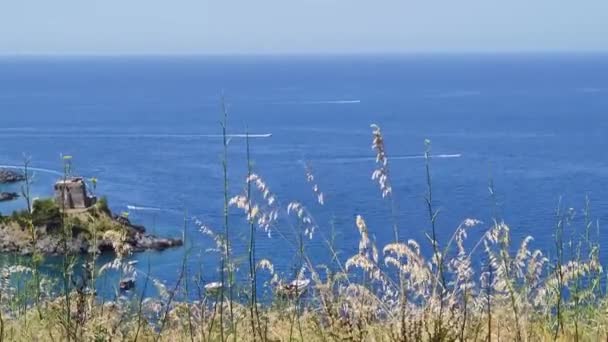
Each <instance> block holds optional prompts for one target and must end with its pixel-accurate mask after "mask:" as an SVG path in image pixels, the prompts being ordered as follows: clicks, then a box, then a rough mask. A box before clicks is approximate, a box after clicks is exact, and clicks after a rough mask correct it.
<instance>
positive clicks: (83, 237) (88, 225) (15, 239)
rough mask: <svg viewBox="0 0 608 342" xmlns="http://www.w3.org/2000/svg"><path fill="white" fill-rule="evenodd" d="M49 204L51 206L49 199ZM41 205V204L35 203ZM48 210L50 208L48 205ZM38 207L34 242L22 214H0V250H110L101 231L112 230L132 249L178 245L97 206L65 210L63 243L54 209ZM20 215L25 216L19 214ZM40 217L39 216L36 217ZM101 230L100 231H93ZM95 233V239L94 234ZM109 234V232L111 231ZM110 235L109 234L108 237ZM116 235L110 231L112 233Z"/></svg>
mask: <svg viewBox="0 0 608 342" xmlns="http://www.w3.org/2000/svg"><path fill="white" fill-rule="evenodd" d="M48 203H49V204H52V205H54V204H53V203H54V202H53V201H52V200H50V201H49V202H48ZM38 207H41V206H38ZM51 209H52V208H51ZM41 210H42V209H38V211H37V210H36V209H35V210H34V212H33V214H32V215H33V216H34V220H33V221H32V222H44V223H42V224H39V223H35V228H34V229H36V237H37V238H36V242H35V244H34V243H33V241H32V234H31V233H30V231H29V228H27V224H25V223H24V222H26V221H27V220H25V217H21V218H19V217H17V218H12V217H5V218H1V217H0V253H17V254H21V255H31V254H32V253H33V251H34V250H36V251H37V252H40V253H42V254H49V255H53V254H63V253H65V249H66V245H67V249H68V251H69V252H70V253H72V254H87V253H93V252H95V251H97V252H100V253H104V252H113V251H114V243H115V242H116V241H112V240H111V239H110V238H104V237H106V235H104V234H105V233H107V232H109V231H114V232H117V233H118V236H124V239H121V241H122V242H121V243H124V244H127V245H129V246H130V249H131V250H132V251H133V252H142V251H146V250H156V251H162V250H165V249H167V248H170V247H176V246H181V245H182V244H183V241H182V240H181V239H173V238H163V237H157V236H155V235H152V234H148V233H147V232H146V228H145V227H143V226H140V225H136V224H133V223H131V221H130V220H129V219H128V218H126V217H123V216H112V214H111V213H110V212H109V211H106V210H102V209H99V208H97V206H95V207H92V208H90V209H89V210H86V211H80V212H75V213H71V212H66V214H67V216H66V219H65V220H66V222H68V224H69V225H70V227H71V236H70V237H69V241H67V244H64V241H63V234H62V230H61V227H57V225H56V224H55V219H54V216H56V215H58V214H57V213H58V212H56V211H53V210H50V209H49V208H47V211H46V212H44V215H42V213H41V212H39V211H41ZM20 215H22V216H23V215H27V214H26V213H22V214H20ZM38 216H41V218H37V217H38ZM93 227H96V228H95V229H102V231H98V230H94V229H93ZM95 235H97V239H94V236H95ZM111 235H112V234H111ZM111 235H110V236H111ZM116 235H117V234H114V236H116Z"/></svg>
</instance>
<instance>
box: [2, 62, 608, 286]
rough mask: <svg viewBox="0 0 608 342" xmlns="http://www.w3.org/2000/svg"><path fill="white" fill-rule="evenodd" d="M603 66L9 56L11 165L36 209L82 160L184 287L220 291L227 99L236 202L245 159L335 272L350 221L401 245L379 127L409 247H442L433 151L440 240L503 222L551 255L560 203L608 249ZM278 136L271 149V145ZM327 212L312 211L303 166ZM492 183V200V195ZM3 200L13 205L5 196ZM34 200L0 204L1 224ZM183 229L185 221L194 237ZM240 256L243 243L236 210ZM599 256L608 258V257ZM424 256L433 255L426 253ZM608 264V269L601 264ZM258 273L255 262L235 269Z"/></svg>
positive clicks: (261, 235) (283, 239)
mask: <svg viewBox="0 0 608 342" xmlns="http://www.w3.org/2000/svg"><path fill="white" fill-rule="evenodd" d="M607 57H608V56H606V55H568V54H547V55H540V54H538V55H530V54H505V55H500V54H496V55H491V54H486V55H405V56H380V55H377V56H325V57H321V56H281V57H278V56H277V57H272V56H267V57H262V56H258V57H245V56H240V57H219V56H218V57H195V56H192V57H160V56H157V57H2V58H0V164H1V165H4V166H18V165H20V164H21V163H22V160H23V155H24V154H25V155H28V156H31V158H32V166H33V167H34V168H35V183H34V187H33V193H34V194H35V196H49V195H51V194H52V184H53V182H54V181H55V180H56V179H57V178H58V175H59V174H60V171H61V169H62V161H61V159H60V156H61V155H62V154H63V155H71V156H73V168H74V170H75V172H76V173H77V174H79V175H83V176H85V177H96V178H97V179H98V180H99V183H98V188H97V191H96V192H97V193H98V194H101V195H105V196H107V198H108V200H109V203H110V207H111V208H112V209H113V211H115V212H116V213H121V212H129V217H130V218H131V220H132V221H135V222H136V223H140V224H144V225H145V226H146V227H147V228H148V230H149V231H150V232H154V233H156V234H158V235H163V236H175V237H181V236H182V232H183V231H184V225H185V231H186V239H187V246H186V248H176V249H170V250H166V251H163V252H146V253H139V254H136V255H134V256H133V259H137V260H139V261H140V262H139V263H138V266H137V267H139V268H140V269H141V270H142V274H143V273H144V271H145V272H147V263H148V262H149V263H150V264H151V265H150V271H151V275H152V276H153V277H155V278H158V279H160V280H162V281H164V282H166V283H167V284H172V283H173V282H175V281H176V279H177V277H178V274H179V269H180V267H181V262H182V257H183V255H184V253H186V252H188V253H189V263H188V266H189V269H190V270H191V272H190V274H194V273H198V272H201V273H202V278H203V280H204V281H216V280H218V271H217V257H216V256H215V255H214V254H213V253H211V252H208V251H207V250H208V249H210V248H213V247H214V246H215V244H214V242H213V241H212V240H211V239H209V237H208V236H205V235H203V234H201V233H200V232H199V227H197V226H196V225H195V223H194V221H193V219H192V218H194V217H195V218H197V219H198V220H200V221H201V222H204V223H205V225H207V226H209V227H211V228H212V229H214V230H216V231H218V232H220V231H221V230H222V229H223V226H222V222H223V219H222V210H223V174H222V138H221V125H220V122H221V120H222V109H221V108H222V107H221V97H222V94H223V96H224V98H225V103H226V105H227V109H228V133H229V134H235V135H236V136H234V137H232V138H231V139H230V141H229V146H228V155H229V157H228V163H227V165H228V174H229V192H230V195H231V196H232V195H237V194H239V193H242V191H243V190H244V188H245V177H246V175H247V161H246V144H245V139H243V138H242V137H241V136H239V135H240V134H244V133H245V132H249V133H251V134H254V135H255V134H259V135H260V136H258V137H253V138H251V139H250V148H251V158H252V162H253V169H254V171H255V173H257V174H259V175H260V176H261V177H262V178H263V179H264V180H265V181H266V183H267V184H268V186H269V188H270V190H271V191H272V192H273V193H274V194H276V196H277V199H278V202H279V203H280V204H281V205H282V207H283V209H285V207H286V206H287V204H288V203H290V202H292V201H299V202H301V203H303V204H304V205H305V206H306V207H307V208H308V210H309V211H310V213H312V215H313V216H314V219H315V221H316V223H317V225H318V228H317V229H316V231H315V233H314V236H313V238H312V240H309V241H307V242H306V244H305V248H306V250H307V252H308V253H309V255H310V256H311V258H312V259H313V261H314V262H315V263H318V264H329V263H330V262H331V257H330V253H329V251H328V248H327V245H326V242H327V241H333V242H334V243H335V246H336V249H337V250H338V252H339V257H340V258H341V260H342V261H344V260H345V259H346V258H347V257H348V256H350V255H352V254H353V253H356V252H357V248H358V239H359V235H358V232H357V228H356V226H355V217H356V215H362V216H363V217H364V218H365V220H366V221H367V224H368V228H369V230H370V232H371V234H372V235H373V236H374V238H375V239H376V241H377V243H378V245H380V246H382V245H384V244H385V243H387V242H389V241H391V239H392V236H393V234H392V223H393V219H392V218H391V203H390V201H388V200H386V199H382V197H381V194H380V190H379V188H378V186H377V184H376V183H374V181H372V180H371V173H372V171H373V170H374V168H375V155H374V151H373V150H372V148H371V129H370V124H372V123H375V124H378V125H379V126H380V127H381V128H382V131H383V133H384V137H385V143H386V149H387V153H388V157H389V167H390V180H391V183H392V186H393V194H394V200H395V207H396V215H395V216H396V221H397V223H398V227H399V231H400V236H401V237H402V238H403V239H410V238H411V239H416V240H418V241H419V242H420V243H421V244H422V245H423V246H430V245H429V244H428V241H427V239H426V237H425V234H426V233H428V232H429V231H430V223H429V218H428V213H427V211H426V204H425V196H426V178H425V177H426V176H425V160H424V158H422V156H423V154H424V150H425V145H424V141H425V139H429V140H430V141H431V148H432V150H431V156H432V158H431V161H430V170H431V176H432V185H433V199H434V203H433V204H434V206H435V208H436V209H437V210H439V214H438V218H437V227H438V232H439V235H440V239H441V240H442V241H444V242H445V241H446V240H447V239H449V237H450V236H451V234H452V233H453V232H454V230H455V229H456V227H457V226H458V225H459V223H460V222H461V221H462V220H464V219H466V218H476V219H479V220H482V221H483V222H484V224H483V225H481V226H478V227H476V228H473V230H471V231H470V232H469V240H470V241H471V242H476V241H477V239H479V237H480V236H481V234H482V233H483V232H484V231H485V229H487V228H488V226H489V225H490V224H491V223H492V219H493V218H494V217H496V218H497V219H499V220H503V219H504V220H505V222H506V223H507V224H508V225H509V226H510V227H511V232H512V235H513V241H514V243H519V241H520V240H521V239H522V238H524V237H525V236H527V235H532V236H534V238H535V240H534V241H533V242H532V244H531V246H532V247H533V248H541V249H543V250H545V251H546V252H548V253H549V254H550V255H551V254H554V242H553V241H554V237H553V233H554V231H555V225H556V217H555V212H556V209H557V208H558V203H560V201H561V204H560V205H561V206H562V207H563V208H564V209H568V208H573V210H574V212H575V213H576V217H575V220H574V221H573V224H572V225H570V226H568V227H567V228H566V230H567V232H566V233H567V236H569V237H570V236H578V235H580V234H581V233H582V231H583V229H584V227H583V223H582V216H583V209H584V207H585V198H586V196H588V197H589V199H590V203H591V215H592V217H593V219H594V220H597V222H598V223H599V226H600V239H601V240H602V241H605V239H606V238H607V237H608V235H607V234H606V230H604V229H603V228H602V222H605V221H607V220H608V153H607V148H608V58H607ZM266 134H270V135H271V136H269V137H267V136H266ZM306 163H309V165H311V166H312V169H313V170H314V176H315V180H316V182H317V184H318V186H319V188H320V190H321V191H322V192H323V193H324V195H325V205H323V206H321V205H319V204H318V203H317V202H316V201H315V197H314V194H313V191H312V189H311V185H310V184H308V183H307V181H306V175H305V165H306ZM490 183H492V184H493V186H494V188H495V191H496V198H495V199H492V198H491V196H490V194H489V191H488V186H489V184H490ZM0 190H3V191H9V190H18V186H16V185H13V186H3V187H2V188H1V189H0ZM23 207H24V203H23V201H22V200H20V201H16V202H9V203H4V204H0V212H2V213H3V214H5V215H7V214H9V213H10V212H11V211H12V210H15V209H19V208H23ZM184 218H186V219H187V220H184ZM294 227H296V228H297V225H295V224H294V220H293V218H292V219H289V218H288V216H287V213H286V212H285V211H283V212H282V213H281V217H280V219H279V222H278V223H277V224H276V225H275V226H274V227H273V229H272V234H271V236H270V237H269V236H268V234H267V233H266V232H264V231H259V232H258V236H257V244H258V250H257V257H258V258H259V259H261V258H267V259H269V260H271V261H272V262H273V263H274V265H275V268H276V270H277V271H278V272H279V273H281V274H283V275H284V276H285V277H286V278H289V277H291V275H292V274H293V272H294V271H295V269H296V268H297V265H298V262H299V259H298V258H297V245H298V244H297V241H296V239H295V234H294V233H293V230H294ZM230 229H231V234H232V236H233V244H234V248H235V253H236V254H242V253H243V252H244V251H245V244H246V240H247V234H248V227H247V222H246V220H245V217H244V215H243V214H242V212H240V211H239V210H238V209H235V208H233V209H231V211H230ZM603 247H604V249H603V251H602V253H603V255H604V256H606V255H608V254H607V253H606V251H605V248H606V244H605V245H604V246H603ZM423 248H424V247H423ZM603 260H604V261H608V259H607V258H606V257H603ZM240 262H241V269H242V270H243V272H244V270H246V269H247V265H246V259H245V258H243V259H241V260H240Z"/></svg>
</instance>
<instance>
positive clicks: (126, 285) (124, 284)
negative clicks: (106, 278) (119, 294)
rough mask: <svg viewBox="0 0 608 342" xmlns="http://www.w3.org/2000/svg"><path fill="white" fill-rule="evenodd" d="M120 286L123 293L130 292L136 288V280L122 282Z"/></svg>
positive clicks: (128, 279) (130, 279)
mask: <svg viewBox="0 0 608 342" xmlns="http://www.w3.org/2000/svg"><path fill="white" fill-rule="evenodd" d="M119 286H120V289H121V290H122V291H128V290H130V289H132V288H134V287H135V279H133V278H127V279H123V280H121V281H120V284H119Z"/></svg>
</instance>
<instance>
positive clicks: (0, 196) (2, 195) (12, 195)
mask: <svg viewBox="0 0 608 342" xmlns="http://www.w3.org/2000/svg"><path fill="white" fill-rule="evenodd" d="M18 197H19V194H17V193H16V192H0V202H6V201H12V200H14V199H17V198H18Z"/></svg>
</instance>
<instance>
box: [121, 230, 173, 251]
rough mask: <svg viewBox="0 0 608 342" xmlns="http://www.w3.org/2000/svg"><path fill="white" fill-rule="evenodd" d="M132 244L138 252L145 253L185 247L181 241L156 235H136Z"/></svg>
mask: <svg viewBox="0 0 608 342" xmlns="http://www.w3.org/2000/svg"><path fill="white" fill-rule="evenodd" d="M131 244H132V246H133V248H134V249H135V250H136V251H144V250H147V249H153V250H156V251H162V250H165V249H167V248H170V247H177V246H181V245H183V241H182V240H181V239H172V238H159V237H156V236H154V235H147V234H136V236H135V238H134V240H133V241H132V242H131Z"/></svg>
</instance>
